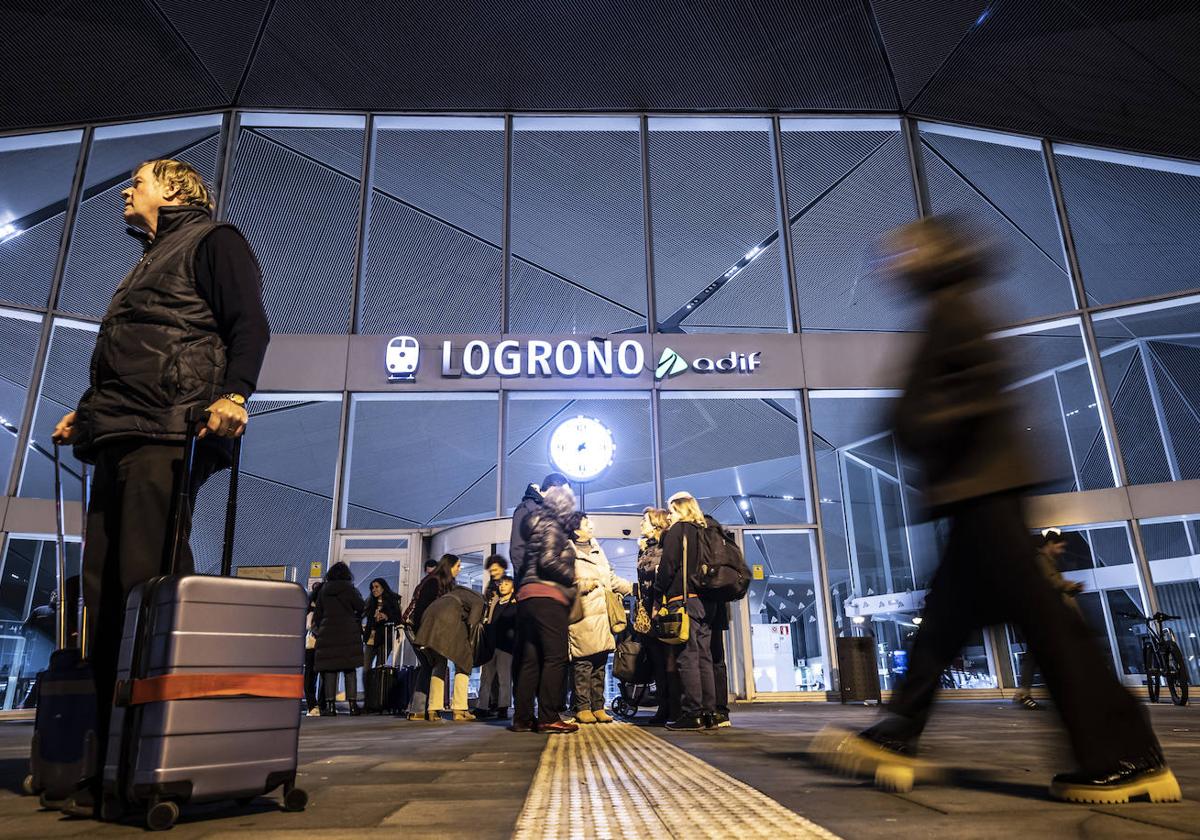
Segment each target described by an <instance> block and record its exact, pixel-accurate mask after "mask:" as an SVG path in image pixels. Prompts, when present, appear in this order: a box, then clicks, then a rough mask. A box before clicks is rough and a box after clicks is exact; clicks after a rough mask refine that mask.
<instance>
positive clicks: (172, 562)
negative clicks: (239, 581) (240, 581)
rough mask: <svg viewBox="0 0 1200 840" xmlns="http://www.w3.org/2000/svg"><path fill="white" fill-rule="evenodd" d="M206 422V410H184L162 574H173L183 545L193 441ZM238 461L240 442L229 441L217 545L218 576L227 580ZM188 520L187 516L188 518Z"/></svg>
mask: <svg viewBox="0 0 1200 840" xmlns="http://www.w3.org/2000/svg"><path fill="white" fill-rule="evenodd" d="M207 421H208V411H206V410H203V409H198V408H191V409H188V413H187V421H186V422H187V437H186V439H185V440H184V445H183V475H182V476H180V481H179V484H178V489H177V490H176V492H175V500H174V503H173V509H172V520H173V522H174V533H173V534H172V536H171V548H170V551H169V552H168V555H167V558H166V562H165V564H164V568H163V574H167V575H172V574H175V573H176V571H177V569H178V566H179V554H180V551H181V550H182V548H183V542H184V521H185V520H184V517H185V516H187V514H188V511H190V510H191V493H192V475H193V473H194V472H195V467H196V441H197V438H198V431H199V429H198V427H199V426H200V424H201V423H206V422H207ZM241 460H242V439H241V438H240V437H236V438H234V439H233V462H232V463H231V464H230V473H229V501H228V502H227V503H226V505H225V538H224V542H223V544H222V546H221V575H222V576H223V577H229V576H230V575H231V574H232V573H233V535H234V528H235V526H236V525H237V486H238V473H239V472H240V466H241ZM188 518H190V517H188Z"/></svg>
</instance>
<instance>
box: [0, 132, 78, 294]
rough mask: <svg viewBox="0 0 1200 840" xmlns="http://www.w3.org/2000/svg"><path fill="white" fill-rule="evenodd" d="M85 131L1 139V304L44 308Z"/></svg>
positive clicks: (56, 261) (56, 260)
mask: <svg viewBox="0 0 1200 840" xmlns="http://www.w3.org/2000/svg"><path fill="white" fill-rule="evenodd" d="M82 139H83V132H82V131H55V132H51V133H47V134H29V135H25V136H18V137H0V300H3V301H9V302H12V303H20V304H25V305H26V306H39V307H40V306H45V305H46V303H47V301H48V299H49V297H50V283H51V281H52V279H53V277H54V269H55V266H56V265H57V263H58V249H59V246H60V244H61V241H62V235H63V224H64V222H65V220H66V214H67V201H68V198H69V196H70V192H71V181H72V180H73V179H74V177H75V167H76V164H77V163H78V160H79V145H80V141H81V140H82Z"/></svg>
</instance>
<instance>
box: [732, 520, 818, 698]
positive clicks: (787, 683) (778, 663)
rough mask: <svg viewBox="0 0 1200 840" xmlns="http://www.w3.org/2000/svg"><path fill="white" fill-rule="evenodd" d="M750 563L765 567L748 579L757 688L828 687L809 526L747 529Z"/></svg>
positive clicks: (798, 688) (813, 541)
mask: <svg viewBox="0 0 1200 840" xmlns="http://www.w3.org/2000/svg"><path fill="white" fill-rule="evenodd" d="M742 536H743V538H744V540H745V549H746V562H747V563H749V564H750V565H752V566H762V567H763V574H764V578H763V579H762V580H754V581H751V583H750V592H749V598H748V599H747V604H748V608H749V611H750V645H751V650H752V656H753V666H754V690H755V691H756V692H758V693H760V694H761V693H768V692H773V691H827V690H829V689H831V688H832V683H831V681H830V679H829V643H828V640H827V639H826V638H825V630H824V623H825V618H824V616H825V613H824V606H823V604H822V602H821V597H820V594H819V593H820V588H821V587H820V585H819V583H818V574H817V555H816V542H815V540H814V539H813V535H812V532H811V531H786V532H781V531H758V532H755V531H745V532H744V533H743V535H742Z"/></svg>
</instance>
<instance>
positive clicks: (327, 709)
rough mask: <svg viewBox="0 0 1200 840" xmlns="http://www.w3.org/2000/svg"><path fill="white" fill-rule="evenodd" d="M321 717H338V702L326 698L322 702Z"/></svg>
mask: <svg viewBox="0 0 1200 840" xmlns="http://www.w3.org/2000/svg"><path fill="white" fill-rule="evenodd" d="M321 717H337V703H336V702H334V701H333V700H325V701H323V702H322V703H321Z"/></svg>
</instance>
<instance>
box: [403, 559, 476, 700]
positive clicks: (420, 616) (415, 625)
mask: <svg viewBox="0 0 1200 840" xmlns="http://www.w3.org/2000/svg"><path fill="white" fill-rule="evenodd" d="M461 570H462V563H461V562H460V561H459V559H458V556H457V555H454V554H443V555H442V556H441V559H439V560H438V561H437V563H436V564H435V565H434V567H433V569H432V571H430V572H428V573H427V574H426V575H425V577H423V578H421V580H420V581H419V582H418V583H417V585H416V588H415V589H413V594H412V600H410V601H409V602H408V608H407V609H406V610H405V611H404V617H403V619H402V621H403V623H404V627H405V629H406V630H407V632H408V634H409V641H410V642H411V643H412V645H413V651H414V652H415V653H416V655H417V661H418V662H419V663H420V668H419V669H418V671H417V679H416V683H415V685H414V687H413V693H412V700H411V701H410V702H409V705H408V719H409V720H424V721H429V722H430V723H440V722H441V720H442V718H441V714H440V712H441V710H442V706H443V705H444V702H445V697H446V676H447V661H446V658H445V657H439V656H437V655H436V654H434V653H432V652H430V651H428V650H426V649H425V648H423V647H421V646H420V645H418V644H417V641H416V638H417V636H418V635H419V634H420V632H421V627H422V625H423V624H424V622H425V614H426V613H427V612H428V611H429V608H430V607H432V606H433V604H434V603H436V602H437V600H438V599H439V598H441V597H442V596H443V595H445V594H446V593H447V592H449V591H450V590H451V589H453V588H454V586H455V583H454V581H455V578H457V577H458V573H459V572H460V571H461ZM463 708H466V707H465V706H464V707H463Z"/></svg>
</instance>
